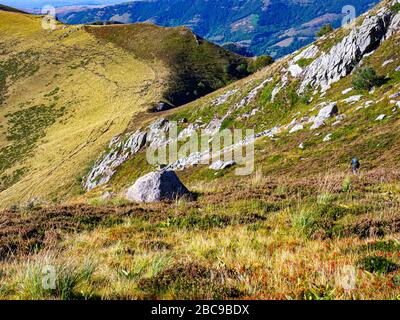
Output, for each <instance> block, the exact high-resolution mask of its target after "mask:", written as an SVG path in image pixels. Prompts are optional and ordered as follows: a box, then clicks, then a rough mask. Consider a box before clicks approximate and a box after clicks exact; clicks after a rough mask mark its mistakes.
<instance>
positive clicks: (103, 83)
mask: <svg viewBox="0 0 400 320" xmlns="http://www.w3.org/2000/svg"><path fill="white" fill-rule="evenodd" d="M0 30H1V31H0V32H1V33H2V38H1V40H0V46H1V47H2V48H6V49H4V50H5V51H6V55H4V56H2V58H1V60H2V61H6V60H7V59H8V58H12V57H13V56H14V55H15V54H17V53H23V52H26V51H28V50H33V51H35V52H37V53H38V58H37V60H36V61H33V62H32V63H35V64H37V65H39V70H38V71H37V72H36V73H35V74H34V75H33V76H31V77H26V78H21V79H18V80H17V81H14V82H10V83H9V87H8V92H7V99H6V101H5V102H4V104H3V106H2V108H1V110H0V123H1V124H3V130H4V129H5V130H4V131H6V130H7V125H6V123H7V118H5V116H6V115H7V114H11V113H14V112H15V111H17V110H20V109H21V108H26V107H27V106H33V105H41V104H45V105H47V104H49V103H51V101H49V100H51V97H50V99H49V97H46V96H45V95H46V94H49V93H50V92H51V91H52V90H54V89H55V88H58V93H57V94H56V95H57V101H56V104H57V106H58V107H64V108H65V112H64V115H63V116H62V117H61V118H59V119H57V121H56V122H55V123H54V124H53V125H51V126H50V127H48V128H46V130H45V138H43V139H41V140H40V141H39V142H38V145H37V147H36V148H35V150H34V152H33V154H32V155H31V156H29V158H28V159H26V161H23V162H21V163H18V164H16V165H14V166H13V167H12V168H10V169H8V170H7V171H6V173H8V174H11V173H12V172H13V171H14V170H16V169H18V168H21V167H25V168H28V173H27V174H26V175H24V176H23V178H22V179H21V180H20V181H19V182H17V183H16V184H14V185H13V186H11V187H10V188H8V189H6V190H4V191H3V192H1V193H0V206H1V207H5V206H8V205H10V204H11V203H13V202H20V201H27V200H28V199H30V198H32V197H37V198H41V199H44V200H50V199H51V197H52V195H57V196H59V195H60V194H61V195H62V194H68V193H69V192H71V188H72V187H73V185H74V184H75V185H76V181H75V180H76V178H77V177H78V176H79V175H80V174H81V173H82V171H83V170H84V168H85V167H86V166H87V164H88V163H89V162H90V161H93V160H95V159H96V158H97V156H98V154H99V153H101V151H102V150H104V147H105V146H106V145H107V143H108V142H109V141H110V139H111V138H112V137H113V136H114V135H116V134H119V133H121V132H122V131H123V130H125V128H126V127H127V125H128V123H129V121H130V120H131V119H132V117H133V115H134V114H135V113H137V112H139V111H144V110H146V109H147V108H148V107H149V105H151V103H153V102H154V101H157V100H158V99H160V96H161V92H162V84H160V83H159V81H160V80H159V78H162V77H163V75H165V74H166V73H167V71H166V69H165V68H164V67H163V66H162V65H161V64H160V63H159V67H158V69H157V71H155V70H154V66H157V63H155V64H154V65H152V66H149V65H148V64H145V63H144V62H141V61H139V60H137V59H135V58H134V57H133V56H132V55H130V54H129V53H127V52H126V51H124V50H122V49H120V48H117V47H115V46H113V45H112V44H107V45H104V44H100V43H99V42H98V41H97V40H96V39H95V38H94V37H93V36H91V35H90V34H88V33H86V32H85V31H83V29H81V28H80V27H79V26H78V27H76V26H71V27H64V26H62V25H59V27H58V29H57V30H56V31H53V32H50V31H44V30H42V29H41V19H40V17H33V16H30V15H21V14H14V13H6V12H0ZM11 43H12V52H10V51H9V49H10V47H9V46H10V44H11ZM0 62H1V61H0ZM3 130H2V131H3ZM5 137H6V132H1V133H0V143H1V145H2V146H5V145H7V144H9V143H10V142H8V141H7V140H6V138H5Z"/></svg>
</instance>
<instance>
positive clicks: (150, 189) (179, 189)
mask: <svg viewBox="0 0 400 320" xmlns="http://www.w3.org/2000/svg"><path fill="white" fill-rule="evenodd" d="M185 195H190V192H189V190H188V189H187V188H186V187H185V186H184V185H183V183H182V182H181V181H180V180H179V178H178V176H177V175H176V173H175V172H174V171H162V172H150V173H149V174H146V175H145V176H143V177H141V178H139V179H138V180H136V182H135V183H134V185H133V186H132V187H130V188H129V189H128V192H127V194H126V197H127V199H128V200H129V201H132V202H159V201H163V200H175V199H176V198H180V197H182V196H185Z"/></svg>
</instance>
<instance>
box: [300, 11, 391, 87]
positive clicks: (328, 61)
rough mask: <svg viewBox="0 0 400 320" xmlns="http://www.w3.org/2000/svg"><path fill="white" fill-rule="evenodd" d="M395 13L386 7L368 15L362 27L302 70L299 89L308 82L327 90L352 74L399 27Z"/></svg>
mask: <svg viewBox="0 0 400 320" xmlns="http://www.w3.org/2000/svg"><path fill="white" fill-rule="evenodd" d="M397 16H398V15H396V14H395V13H394V12H393V11H392V10H390V8H387V7H383V8H382V9H380V10H379V12H378V13H377V14H376V15H366V16H365V18H364V20H363V22H362V24H361V25H360V26H356V27H354V28H353V29H352V30H351V32H350V33H349V34H348V35H347V36H346V37H344V38H343V39H342V41H340V42H339V43H338V44H336V45H335V46H333V47H332V48H331V49H330V51H329V52H327V53H323V54H321V56H319V57H318V58H316V59H315V60H314V61H313V62H312V63H311V64H310V65H309V66H308V67H307V68H306V69H305V70H304V72H303V74H304V78H303V81H302V83H301V85H300V88H299V92H300V93H302V92H304V91H305V90H306V89H307V87H308V86H309V85H311V86H312V87H313V88H317V87H320V88H321V90H322V91H323V92H324V91H326V90H327V89H328V88H329V87H330V86H331V85H332V84H333V83H336V82H338V81H339V80H340V79H342V78H343V77H345V76H347V75H349V74H350V73H351V72H352V71H353V70H354V68H355V67H356V66H357V65H358V64H359V63H360V61H361V60H362V59H363V57H364V56H365V55H366V54H369V53H371V52H372V51H373V50H374V49H375V48H376V47H377V46H378V45H379V44H380V43H381V41H382V40H383V39H385V38H387V37H389V36H390V35H391V34H393V33H395V32H396V30H397V22H396V17H397Z"/></svg>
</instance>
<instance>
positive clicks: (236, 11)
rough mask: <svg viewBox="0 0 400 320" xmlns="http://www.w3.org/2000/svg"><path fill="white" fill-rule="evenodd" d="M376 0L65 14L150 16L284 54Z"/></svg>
mask: <svg viewBox="0 0 400 320" xmlns="http://www.w3.org/2000/svg"><path fill="white" fill-rule="evenodd" d="M376 2H377V1H371V0H365V1H364V0H362V1H350V2H349V1H330V0H329V1H324V2H320V1H311V2H309V1H307V2H301V1H289V2H287V1H281V0H271V1H263V0H248V1H241V0H223V1H217V2H213V1H205V0H197V1H183V0H167V1H150V2H133V3H125V4H120V5H115V6H109V7H106V8H102V9H93V10H85V11H81V12H71V13H62V14H60V19H61V20H62V21H64V22H67V23H72V24H75V23H91V22H94V21H96V20H115V21H120V22H125V23H130V22H140V21H150V22H152V23H155V24H159V25H163V26H177V25H186V26H188V27H190V28H191V29H193V31H194V32H195V33H197V34H199V35H200V36H202V37H204V38H206V39H208V40H210V41H212V42H215V43H217V44H220V45H223V44H227V43H231V42H233V43H235V44H236V45H239V46H241V47H243V48H246V49H247V50H248V51H249V52H250V53H252V54H253V55H261V54H269V55H272V56H274V57H281V56H284V55H286V54H289V53H292V52H293V51H295V50H297V49H299V48H301V47H303V46H305V45H307V44H309V43H310V42H312V41H314V40H315V33H316V32H317V31H318V29H319V28H320V27H321V26H322V25H323V24H326V23H332V24H333V25H334V26H335V27H339V26H340V25H341V20H342V18H343V16H344V15H345V14H348V13H345V14H343V13H342V9H343V8H344V7H345V6H349V5H350V6H354V8H355V11H356V12H355V13H356V14H357V15H360V14H361V13H363V12H365V11H366V10H368V9H369V8H370V5H373V4H376Z"/></svg>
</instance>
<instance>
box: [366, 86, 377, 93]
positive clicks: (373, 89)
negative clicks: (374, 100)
mask: <svg viewBox="0 0 400 320" xmlns="http://www.w3.org/2000/svg"><path fill="white" fill-rule="evenodd" d="M375 90H376V88H375V87H372V88H371V90H369V92H368V93H369V94H374V93H375Z"/></svg>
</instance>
